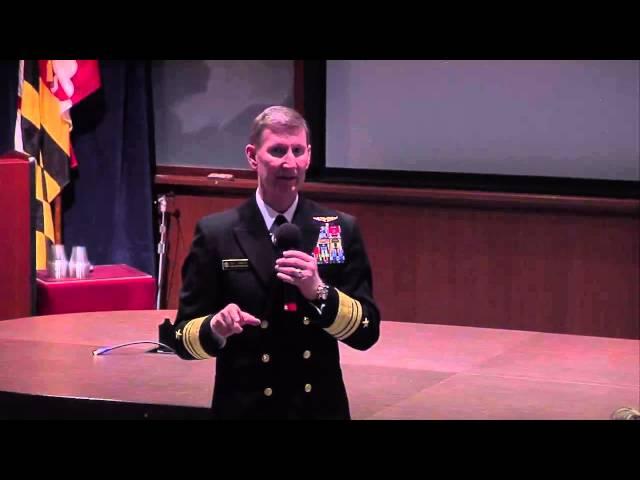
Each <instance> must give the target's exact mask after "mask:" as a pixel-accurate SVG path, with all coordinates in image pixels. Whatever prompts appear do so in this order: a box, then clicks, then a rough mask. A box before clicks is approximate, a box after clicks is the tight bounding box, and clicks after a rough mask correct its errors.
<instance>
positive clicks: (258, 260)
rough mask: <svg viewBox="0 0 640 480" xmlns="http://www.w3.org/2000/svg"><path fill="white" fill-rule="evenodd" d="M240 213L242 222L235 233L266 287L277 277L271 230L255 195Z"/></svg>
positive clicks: (235, 228) (235, 229) (234, 229)
mask: <svg viewBox="0 0 640 480" xmlns="http://www.w3.org/2000/svg"><path fill="white" fill-rule="evenodd" d="M239 214H240V222H239V224H238V225H236V226H235V227H234V228H233V233H234V235H235V238H236V240H237V242H238V244H239V245H240V248H241V249H242V251H243V252H244V254H245V255H246V257H247V259H248V260H249V264H250V265H251V266H252V268H253V269H254V271H255V273H256V275H257V276H258V279H259V280H260V282H261V283H262V285H263V286H264V287H265V289H266V288H267V287H268V285H269V283H270V282H271V280H272V279H273V278H274V277H275V270H274V266H275V261H276V256H275V251H274V248H273V244H272V243H271V238H270V236H269V231H268V230H267V226H266V225H265V223H264V219H263V218H262V215H261V214H260V210H259V209H258V205H257V204H256V199H255V197H254V196H252V197H251V198H250V199H249V200H247V202H245V203H244V204H243V205H242V206H241V207H240V209H239Z"/></svg>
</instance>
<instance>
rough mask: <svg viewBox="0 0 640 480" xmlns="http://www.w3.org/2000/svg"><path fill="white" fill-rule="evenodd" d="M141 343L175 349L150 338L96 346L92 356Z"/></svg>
mask: <svg viewBox="0 0 640 480" xmlns="http://www.w3.org/2000/svg"><path fill="white" fill-rule="evenodd" d="M141 343H152V344H153V345H158V346H160V347H162V348H165V349H167V350H169V351H170V352H171V353H176V351H175V350H174V349H173V348H171V347H170V346H168V345H165V344H164V343H160V342H154V341H151V340H137V341H135V342H127V343H120V344H118V345H112V346H109V347H101V348H96V349H95V350H94V351H93V352H92V353H93V355H94V356H98V355H103V354H105V353H107V352H110V351H112V350H116V349H118V348H122V347H128V346H129V345H138V344H141ZM163 353H168V352H163Z"/></svg>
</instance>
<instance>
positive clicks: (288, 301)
mask: <svg viewBox="0 0 640 480" xmlns="http://www.w3.org/2000/svg"><path fill="white" fill-rule="evenodd" d="M275 237H276V247H277V248H278V250H279V251H280V256H282V252H283V251H285V250H300V246H301V245H302V233H301V232H300V228H298V226H297V225H294V224H293V223H284V224H282V225H280V227H278V229H277V230H276V233H275ZM296 290H297V288H296V287H294V286H293V285H290V284H288V283H285V284H284V311H285V312H295V311H297V310H298V304H297V302H296V298H297V294H298V292H297V291H296Z"/></svg>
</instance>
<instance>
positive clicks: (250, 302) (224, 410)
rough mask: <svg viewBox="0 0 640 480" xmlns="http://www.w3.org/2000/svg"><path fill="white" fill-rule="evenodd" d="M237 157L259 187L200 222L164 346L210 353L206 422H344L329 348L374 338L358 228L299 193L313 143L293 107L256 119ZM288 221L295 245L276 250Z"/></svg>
mask: <svg viewBox="0 0 640 480" xmlns="http://www.w3.org/2000/svg"><path fill="white" fill-rule="evenodd" d="M245 153H246V156H247V160H248V161H249V165H250V166H251V168H252V169H254V170H256V172H257V177H258V188H257V190H256V192H255V195H252V196H251V197H250V198H249V199H248V200H247V201H246V202H244V203H243V204H242V205H240V206H239V207H237V208H234V209H231V210H227V211H224V212H221V213H216V214H211V215H208V216H205V217H203V218H202V219H200V220H199V221H198V223H197V225H196V228H195V233H194V237H193V242H192V244H191V247H190V251H189V254H188V255H187V257H186V259H185V262H184V264H183V267H182V290H181V292H180V304H179V308H178V313H177V316H176V321H175V324H174V332H173V333H174V335H173V338H174V340H175V342H174V345H173V346H174V348H175V349H176V352H177V353H178V355H179V356H180V357H181V358H184V359H187V360H198V359H206V358H211V357H216V374H215V387H214V393H213V402H212V416H213V418H218V419H350V418H351V416H350V410H349V401H348V398H347V392H346V389H345V384H344V381H343V377H342V371H341V367H340V357H339V348H338V343H339V342H343V343H345V344H347V345H349V346H350V347H352V348H355V349H358V350H366V349H369V348H370V347H371V346H373V345H374V344H375V343H376V342H377V341H378V337H379V332H380V313H379V310H378V307H377V306H376V303H375V301H374V299H373V293H372V275H371V267H370V264H369V260H368V257H367V252H366V250H365V246H364V242H363V239H362V235H361V233H360V230H359V227H358V225H357V223H356V220H355V218H354V217H353V216H351V215H349V214H346V213H343V212H340V211H335V210H332V209H330V208H326V207H324V206H322V205H320V204H318V203H316V202H313V201H311V200H309V199H306V198H304V196H303V195H301V194H299V189H300V187H301V186H302V185H303V182H304V179H305V173H306V171H307V169H308V168H309V164H310V161H311V145H310V135H309V127H308V125H307V122H306V121H305V119H304V118H303V117H302V116H301V115H300V114H298V113H297V112H296V111H295V110H292V109H290V108H287V107H280V106H276V107H270V108H267V109H266V110H264V111H263V112H262V113H261V114H260V115H258V116H257V117H256V119H255V120H254V122H253V126H252V131H251V135H250V143H249V144H248V145H247V146H246V148H245ZM287 222H289V223H292V224H294V225H296V226H297V227H299V229H300V233H301V242H300V246H299V249H295V250H294V249H289V250H284V251H281V250H279V249H278V247H277V246H276V245H274V237H276V236H277V229H278V228H282V227H280V225H281V224H283V223H287ZM289 227H291V226H289ZM276 243H277V242H276Z"/></svg>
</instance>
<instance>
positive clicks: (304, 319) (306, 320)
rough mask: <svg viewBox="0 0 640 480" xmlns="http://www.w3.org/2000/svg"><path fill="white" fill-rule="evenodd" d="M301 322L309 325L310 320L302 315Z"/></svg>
mask: <svg viewBox="0 0 640 480" xmlns="http://www.w3.org/2000/svg"><path fill="white" fill-rule="evenodd" d="M302 323H304V324H305V325H309V323H311V322H309V317H304V318H303V319H302Z"/></svg>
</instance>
